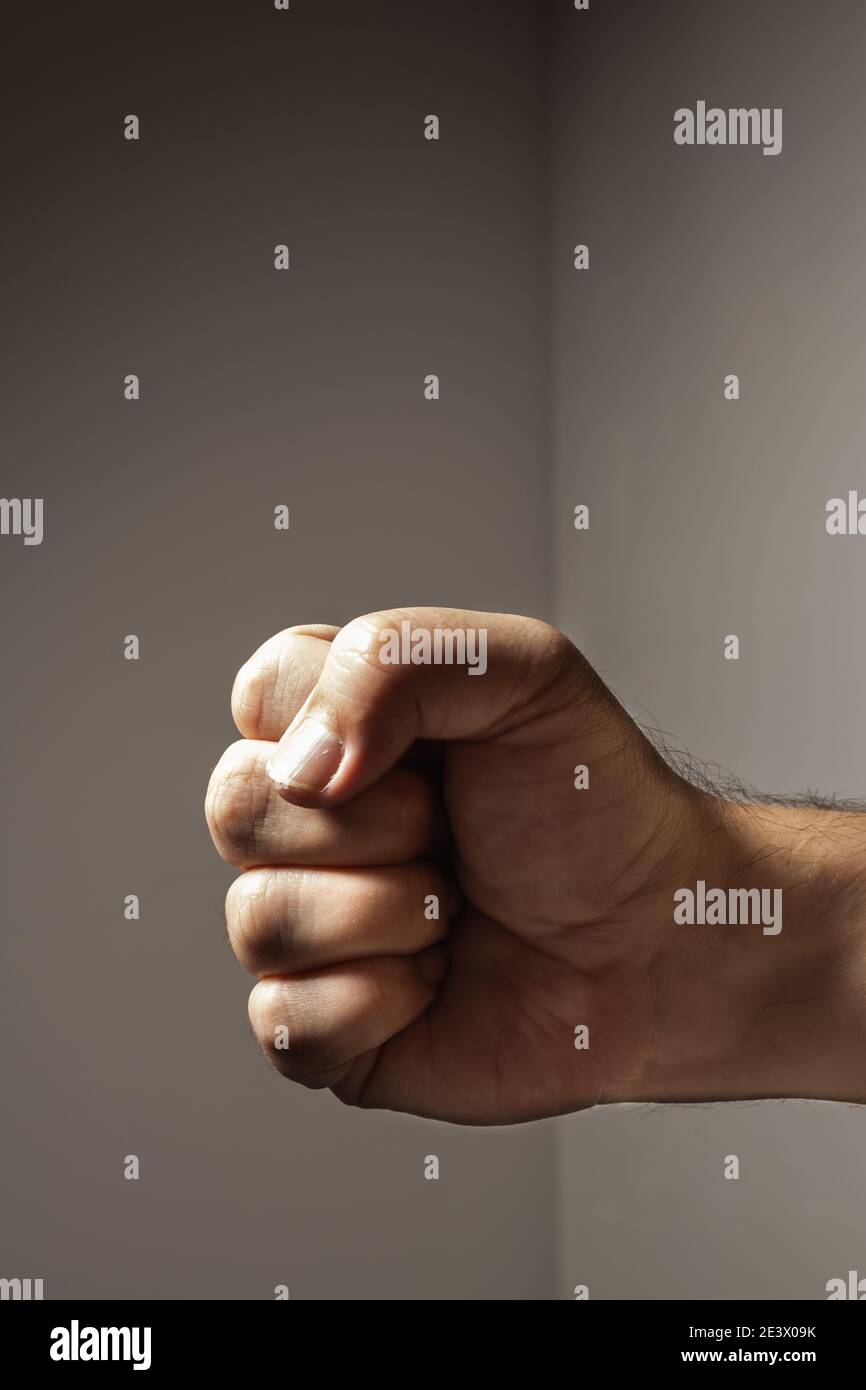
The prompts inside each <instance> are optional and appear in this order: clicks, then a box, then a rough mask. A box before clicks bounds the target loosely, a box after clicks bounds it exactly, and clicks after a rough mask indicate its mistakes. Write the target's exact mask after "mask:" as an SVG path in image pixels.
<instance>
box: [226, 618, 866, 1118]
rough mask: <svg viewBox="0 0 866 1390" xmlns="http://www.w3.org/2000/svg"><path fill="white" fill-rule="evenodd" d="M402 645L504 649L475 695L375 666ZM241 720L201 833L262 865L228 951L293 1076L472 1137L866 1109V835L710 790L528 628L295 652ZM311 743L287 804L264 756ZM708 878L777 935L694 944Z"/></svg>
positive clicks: (279, 655)
mask: <svg viewBox="0 0 866 1390" xmlns="http://www.w3.org/2000/svg"><path fill="white" fill-rule="evenodd" d="M405 620H408V621H409V622H410V623H411V626H412V628H413V629H415V630H417V629H421V628H426V629H428V630H430V631H432V630H434V629H437V628H450V629H454V628H457V627H465V628H467V629H474V630H476V631H477V630H478V629H481V628H484V629H486V631H487V634H488V638H487V642H488V649H487V670H486V672H485V673H484V674H483V675H480V676H476V677H472V676H470V675H469V674H468V672H467V670H466V668H465V667H461V666H456V665H455V666H411V665H407V666H402V665H387V664H385V663H383V662H382V660H381V652H382V644H381V640H380V634H381V633H383V631H384V630H386V629H397V630H399V628H400V624H401V622H403V621H405ZM232 711H233V714H234V718H235V722H236V724H237V727H238V729H239V731H240V734H241V736H242V737H241V740H240V741H239V742H237V743H235V744H233V745H232V746H231V747H230V748H229V749H228V750H227V751H226V753H225V754H224V755H223V757H222V758H221V759H220V762H219V763H218V765H217V767H216V768H215V770H214V772H213V775H212V777H211V780H210V785H209V787H208V793H207V800H206V815H207V820H208V825H209V827H210V831H211V834H212V836H213V839H214V842H215V844H216V846H217V849H218V850H219V852H220V854H221V855H222V856H223V858H225V859H226V860H227V861H228V862H229V863H231V864H233V865H235V866H236V867H238V868H239V869H242V870H243V873H242V874H241V875H240V877H239V878H238V879H237V880H236V881H235V882H234V883H233V884H232V886H231V888H230V890H229V893H228V897H227V900H226V920H227V924H228V931H229V937H230V940H231V944H232V947H233V949H234V951H235V954H236V955H237V957H238V959H239V961H240V962H241V964H242V965H244V966H245V967H246V968H247V969H249V970H250V971H251V972H252V973H253V974H254V975H256V976H257V977H258V983H257V984H256V986H255V988H254V989H253V991H252V994H251V997H250V1020H251V1023H252V1027H253V1031H254V1033H255V1035H256V1038H257V1040H258V1042H259V1045H260V1047H261V1049H262V1051H263V1052H264V1053H265V1055H266V1056H267V1057H268V1058H269V1060H270V1061H271V1062H272V1063H273V1065H274V1066H275V1067H276V1068H277V1069H278V1070H279V1071H280V1072H282V1073H283V1074H284V1075H285V1076H287V1077H289V1078H290V1079H292V1080H294V1081H297V1082H300V1083H302V1084H303V1085H306V1086H311V1087H328V1088H330V1089H331V1090H332V1091H333V1092H334V1094H335V1095H337V1096H338V1097H339V1099H340V1100H342V1101H344V1102H346V1103H348V1104H350V1105H357V1106H364V1107H376V1108H387V1109H392V1110H400V1111H406V1112H409V1113H412V1114H417V1115H424V1116H431V1117H434V1118H437V1119H440V1120H449V1121H453V1122H457V1123H463V1124H511V1123H517V1122H521V1121H527V1120H533V1119H538V1118H541V1117H544V1116H550V1115H556V1114H561V1113H564V1112H568V1111H574V1110H579V1109H582V1108H584V1107H586V1106H591V1105H596V1104H600V1103H604V1102H611V1101H687V1100H739V1099H746V1098H759V1097H783V1096H799V1097H817V1098H823V1099H839V1100H848V1101H863V1100H866V1071H864V1068H863V1067H862V1065H861V1058H862V1057H863V1056H864V1050H866V1036H864V1034H866V1024H864V1017H866V1010H864V1007H863V999H864V985H866V952H864V946H863V931H862V921H863V916H864V865H866V830H864V820H866V817H862V816H860V815H858V814H852V813H846V812H841V811H836V810H828V809H823V808H818V807H811V806H806V807H795V806H777V805H758V804H754V805H745V804H742V803H739V802H733V801H727V800H724V799H722V798H720V797H717V796H714V795H711V794H708V793H707V792H705V791H702V790H699V789H697V788H695V787H693V786H691V785H690V784H688V783H687V782H685V781H683V780H682V779H681V778H680V777H679V776H677V775H676V774H675V773H674V772H673V771H672V770H671V769H670V768H669V767H668V766H667V765H666V764H665V763H664V762H663V761H662V759H661V758H660V757H659V756H658V754H657V753H656V752H655V750H654V749H653V747H652V746H651V745H650V743H649V742H648V741H647V739H646V738H645V737H644V735H643V734H642V733H641V731H640V730H639V728H638V727H637V725H636V724H635V723H634V722H633V721H632V720H631V718H630V717H629V716H628V715H627V714H626V713H625V711H624V710H623V709H622V707H621V706H620V705H619V704H618V703H617V701H616V700H615V699H614V697H613V696H612V695H611V693H610V692H609V691H608V690H607V688H606V687H605V686H604V684H603V683H602V681H601V680H600V679H599V677H598V676H597V675H596V673H595V672H594V671H593V670H592V668H591V667H590V666H589V665H588V663H587V662H586V660H585V659H584V658H583V657H582V656H581V654H580V652H579V651H578V650H577V649H576V648H575V647H574V646H573V644H572V643H571V642H570V641H569V640H568V639H567V638H566V637H565V636H563V634H562V633H560V632H558V631H557V630H556V629H555V628H551V627H549V626H548V625H547V624H545V623H541V622H536V621H535V620H533V619H529V618H523V617H516V616H511V615H503V614H493V613H470V612H462V611H458V610H453V609H439V608H413V609H394V610H391V611H389V612H385V613H376V614H370V615H367V616H365V617H363V618H358V619H356V620H355V621H354V622H352V623H350V624H348V625H347V626H346V627H344V628H342V629H339V630H338V629H337V628H331V627H321V626H313V627H296V628H290V629H288V630H287V631H285V632H281V633H279V634H278V635H277V636H275V637H272V638H271V639H270V640H269V641H268V642H266V643H265V644H264V645H263V646H262V647H260V648H259V650H258V651H257V652H255V654H254V655H253V656H252V657H251V658H250V659H249V661H248V662H247V663H246V664H245V665H244V666H243V667H242V668H241V670H240V672H239V673H238V676H237V679H236V681H235V685H234V690H233V693H232ZM310 718H312V719H315V720H316V721H317V723H318V724H319V725H321V726H323V727H324V728H325V729H327V730H330V731H331V733H332V735H334V736H335V738H336V740H337V741H338V743H337V745H336V746H335V748H334V749H333V750H332V751H331V753H330V754H329V752H328V749H327V748H325V749H324V750H323V748H322V746H321V744H319V745H318V747H317V748H316V750H315V757H314V758H313V760H312V766H311V767H308V768H307V769H306V770H304V769H301V771H300V772H297V773H296V781H295V782H294V783H293V784H292V785H289V784H288V783H287V778H286V776H285V774H283V775H279V762H278V759H277V758H276V757H275V754H277V751H278V745H279V748H280V750H281V751H282V750H283V749H284V748H285V746H286V743H287V739H288V737H289V736H290V735H291V733H292V731H293V730H294V731H297V728H298V727H299V726H300V725H301V721H302V720H308V719H310ZM290 726H291V728H290ZM304 728H305V729H307V728H309V724H306V723H305V724H304ZM287 730H289V734H288V735H287V733H286V731H287ZM284 736H285V737H284ZM337 759H339V764H337V761H336V760H337ZM284 761H285V759H284ZM289 761H290V762H291V761H292V760H291V759H289ZM578 765H586V766H587V767H588V768H589V788H588V789H587V790H580V791H578V790H576V789H575V786H574V769H575V768H576V767H577V766H578ZM269 767H271V769H272V771H273V773H274V776H273V777H272V776H271V775H269V770H268V769H269ZM699 878H700V879H703V880H704V881H705V882H706V884H707V886H708V888H709V887H720V888H725V889H727V888H729V887H736V888H781V889H782V890H783V928H782V931H781V932H780V933H779V934H778V935H776V936H769V935H764V934H763V933H762V931H761V927H760V925H735V926H730V925H729V926H709V925H697V926H683V925H677V924H676V923H675V922H674V893H675V892H676V890H677V889H679V888H684V887H691V888H694V886H695V884H696V882H697V880H698V879H699ZM431 894H435V895H436V896H437V897H438V899H439V904H440V913H439V919H438V920H428V916H429V914H426V915H425V900H427V899H428V897H429V895H431ZM579 1025H586V1027H587V1028H588V1030H589V1047H588V1048H585V1049H577V1048H576V1047H575V1028H576V1027H578V1026H579ZM281 1026H286V1027H288V1029H289V1034H288V1036H289V1046H288V1048H281V1047H279V1046H277V1038H278V1036H279V1035H278V1029H279V1028H280V1027H281Z"/></svg>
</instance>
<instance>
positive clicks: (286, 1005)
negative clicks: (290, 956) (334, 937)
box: [249, 980, 339, 1081]
mask: <svg viewBox="0 0 866 1390" xmlns="http://www.w3.org/2000/svg"><path fill="white" fill-rule="evenodd" d="M249 1016H250V1024H251V1025H252V1029H253V1034H254V1035H255V1038H256V1042H257V1043H258V1045H259V1048H260V1050H261V1052H262V1053H263V1054H264V1056H265V1057H266V1058H267V1060H268V1061H269V1062H270V1063H271V1064H272V1065H273V1066H274V1067H276V1069H277V1070H278V1071H280V1072H282V1074H283V1075H284V1076H287V1077H289V1079H290V1080H292V1081H304V1080H305V1078H307V1077H313V1076H316V1075H317V1074H320V1073H322V1072H325V1071H327V1070H328V1069H329V1068H331V1067H333V1066H334V1065H336V1063H337V1062H338V1061H339V1059H338V1058H336V1057H335V1055H334V1052H333V1044H332V1043H330V1042H329V1040H328V1037H327V1035H323V1034H321V1033H320V1031H319V1030H318V1029H317V1028H315V1027H313V1025H312V1020H311V1019H310V1018H309V1017H308V1015H307V1013H306V1011H305V1010H304V1009H302V1008H301V1007H300V1004H299V1000H298V990H297V987H296V986H294V985H293V982H292V981H291V980H260V981H259V983H258V984H257V985H256V986H255V988H254V989H253V991H252V993H251V995H250V1000H249Z"/></svg>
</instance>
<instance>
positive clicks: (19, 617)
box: [0, 0, 554, 1299]
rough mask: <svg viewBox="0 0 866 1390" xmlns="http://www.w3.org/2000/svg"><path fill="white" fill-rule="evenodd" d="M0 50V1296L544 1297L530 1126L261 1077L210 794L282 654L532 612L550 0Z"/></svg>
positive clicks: (26, 30)
mask: <svg viewBox="0 0 866 1390" xmlns="http://www.w3.org/2000/svg"><path fill="white" fill-rule="evenodd" d="M31 9H32V7H31ZM9 29H10V32H9V34H8V35H7V38H8V46H9V57H10V61H11V66H12V70H13V74H14V90H13V89H10V88H7V90H6V92H5V93H4V97H5V100H6V102H7V104H8V106H9V108H10V109H11V113H12V119H13V124H12V126H11V127H10V128H9V129H8V130H7V141H8V158H9V161H10V165H9V166H8V167H7V171H6V174H5V181H6V188H5V193H6V199H7V206H9V207H11V208H15V209H16V210H17V213H16V217H15V219H14V221H13V223H12V225H9V224H8V223H7V225H6V226H5V228H4V234H5V236H6V238H7V239H8V250H7V254H6V258H5V264H4V271H5V275H6V277H7V287H6V294H5V296H4V302H5V303H4V307H5V309H6V312H7V313H8V316H9V321H8V323H7V328H8V329H9V330H10V331H9V344H10V347H9V355H8V357H7V364H6V371H7V383H6V384H7V387H8V388H9V389H8V390H7V392H5V393H4V394H6V395H8V397H9V400H10V411H9V414H8V415H7V418H6V422H5V447H4V468H3V482H2V493H3V495H4V496H8V497H14V496H33V495H37V496H43V497H44V498H45V508H46V510H45V539H44V542H43V544H42V545H41V546H39V547H29V548H24V547H23V545H22V543H21V541H20V540H18V539H14V538H12V537H4V538H2V540H0V566H2V577H0V592H2V594H3V646H4V650H3V655H4V672H5V677H4V682H3V695H2V701H3V714H4V728H5V731H6V732H5V737H4V739H3V741H2V753H0V775H2V783H3V788H4V793H5V795H4V802H5V805H6V812H7V816H8V821H9V827H8V829H7V833H6V836H5V837H4V864H3V899H4V909H5V910H4V926H3V934H2V949H3V961H4V965H3V972H2V1019H3V1029H4V1044H3V1062H2V1081H0V1085H2V1093H0V1094H2V1111H3V1118H4V1131H5V1134H6V1135H7V1136H8V1137H7V1138H6V1140H5V1141H4V1145H3V1165H2V1166H3V1176H4V1182H3V1190H4V1194H5V1196H4V1198H3V1201H2V1214H0V1232H2V1239H0V1250H2V1266H3V1268H2V1269H0V1275H3V1276H6V1277H10V1276H15V1275H17V1276H20V1277H26V1276H31V1277H42V1278H44V1279H45V1290H46V1296H47V1297H55V1298H57V1297H66V1296H77V1297H85V1298H96V1297H112V1296H113V1297H120V1298H127V1297H133V1296H146V1295H150V1296H157V1297H159V1296H165V1297H175V1298H185V1297H232V1298H269V1297H272V1296H273V1289H274V1286H275V1284H277V1283H286V1284H288V1285H289V1287H290V1290H291V1295H292V1297H293V1298H300V1299H303V1298H314V1297H329V1298H353V1297H359V1296H367V1297H376V1298H384V1297H390V1298H419V1297H444V1296H449V1295H450V1296H454V1297H460V1298H476V1297H494V1298H501V1297H512V1298H534V1297H544V1296H547V1295H549V1294H551V1293H552V1292H553V1286H554V1281H553V1273H552V1271H553V1257H552V1252H553V1229H554V1222H553V1210H552V1200H553V1184H552V1167H551V1161H552V1147H551V1132H550V1130H549V1128H547V1127H545V1126H538V1127H529V1128H525V1129H522V1130H521V1129H516V1130H513V1131H502V1132H490V1131H488V1132H481V1131H478V1132H473V1131H471V1130H461V1129H458V1128H457V1127H446V1126H439V1125H434V1124H431V1123H424V1122H422V1121H418V1120H414V1119H407V1118H404V1117H400V1116H396V1115H389V1114H373V1113H357V1112H353V1111H350V1110H347V1109H345V1108H343V1107H342V1106H341V1105H340V1104H339V1102H338V1101H336V1100H335V1099H334V1098H333V1097H332V1096H330V1095H329V1094H327V1093H315V1094H314V1093H311V1092H306V1091H303V1090H301V1089H299V1088H295V1087H292V1086H290V1085H288V1084H287V1083H286V1082H284V1081H283V1080H281V1079H280V1078H278V1077H277V1076H276V1075H275V1074H272V1073H271V1072H270V1071H269V1069H268V1068H267V1066H266V1065H265V1064H264V1062H263V1061H262V1060H261V1058H260V1057H259V1055H258V1053H257V1050H256V1047H255V1044H254V1042H253V1039H252V1036H251V1034H250V1032H249V1028H248V1024H247V1019H246V997H247V994H248V992H249V989H250V986H251V981H250V980H249V979H248V978H247V977H246V976H245V975H244V974H243V972H242V971H241V970H240V968H239V967H238V966H237V965H236V964H235V962H234V960H233V958H232V956H231V954H230V952H229V950H228V947H227V944H226V940H225V931H224V924H223V920H222V901H223V897H224V894H225V890H226V887H227V885H228V883H229V881H230V878H231V873H230V871H229V870H228V869H227V868H225V867H224V866H222V865H221V864H220V862H219V860H218V859H217V857H216V855H215V853H214V850H213V848H212V846H211V843H210V837H209V836H208V833H207V830H206V828H205V824H204V816H203V809H202V807H203V799H204V791H205V786H206V783H207V778H208V775H209V771H210V768H211V766H212V765H213V763H214V762H215V761H216V759H217V758H218V756H219V754H220V753H221V751H222V749H223V748H224V746H225V745H226V744H227V743H228V742H230V741H231V740H232V739H233V738H234V737H236V736H237V735H236V733H235V731H234V729H233V725H232V723H231V719H230V716H229V708H228V700H229V692H230V688H231V682H232V679H233V676H234V673H235V671H236V669H237V668H238V666H239V665H240V664H241V663H242V662H243V661H244V660H245V659H246V657H247V656H248V655H249V654H250V652H251V651H252V650H253V649H254V648H255V647H256V646H257V645H258V644H259V643H260V642H261V641H263V640H264V639H265V638H266V637H268V636H269V635H270V634H271V633H273V632H276V631H279V630H280V629H281V628H283V627H286V626H289V625H290V624H292V623H297V622H312V621H327V622H338V623H339V622H344V621H347V620H348V619H349V618H351V617H353V616H354V615H356V614H357V613H359V612H365V611H368V610H371V609H376V608H379V607H383V606H386V605H392V604H395V603H398V604H399V603H417V602H442V603H446V604H448V603H452V604H463V605H468V606H470V607H478V608H482V609H485V608H486V609H491V608H496V607H503V608H509V609H514V610H516V611H523V610H525V611H529V612H538V613H543V612H545V611H547V610H548V609H549V607H550V601H551V594H550V575H549V560H548V550H547V545H546V536H547V530H548V519H549V503H548V499H547V496H546V493H545V490H544V486H543V485H540V483H539V478H540V477H542V476H543V467H542V458H541V450H542V446H543V442H544V441H543V433H544V428H545V425H544V420H545V417H544V414H543V405H544V399H543V390H544V385H545V381H546V374H545V351H546V346H547V344H546V337H545V334H546V321H545V314H544V311H545V301H544V295H543V293H542V292H541V291H542V287H543V284H544V281H543V253H544V249H545V248H544V241H543V231H544V226H545V223H544V213H545V207H544V202H543V198H542V196H541V194H540V189H541V188H542V184H543V177H544V173H543V167H542V166H541V165H540V163H539V160H538V150H539V148H540V130H541V121H542V114H543V107H542V96H543V89H542V86H541V83H540V63H541V57H542V54H541V50H540V48H539V42H538V27H537V16H536V13H535V8H534V6H532V5H527V4H506V5H501V4H498V3H494V0H486V2H485V3H480V4H477V3H476V4H473V5H472V6H471V7H467V6H465V5H464V4H461V3H459V2H458V0H449V2H448V3H444V4H442V3H440V4H437V5H436V6H435V7H427V6H425V5H416V6H414V7H413V9H412V11H411V14H409V13H408V12H407V9H406V6H405V5H404V4H401V3H397V0H376V3H374V4H365V5H363V6H361V5H358V4H357V3H354V0H329V3H326V4H325V3H321V2H320V0H317V3H316V4H315V5H312V4H307V5H304V4H300V3H298V4H294V5H293V7H292V10H291V12H290V13H289V14H278V13H276V12H275V11H274V10H273V8H272V7H271V6H270V5H269V4H265V3H261V4H257V5H253V4H250V3H249V0H237V2H236V3H233V4H215V3H212V0H207V3H204V2H203V0H198V2H197V3H189V0H185V3H184V4H183V5H176V4H169V3H163V4H148V5H145V6H137V7H136V8H135V12H134V14H132V13H130V12H129V11H128V10H126V8H125V7H122V6H118V5H117V4H114V3H112V4H108V3H99V4H89V5H88V6H85V7H82V6H77V7H70V6H68V5H65V4H59V3H58V4H49V5H40V6H39V7H37V9H33V10H32V13H29V12H26V11H25V9H24V7H20V9H19V12H18V14H17V16H16V17H15V18H14V19H10V20H9ZM491 34H495V42H491ZM130 112H134V113H136V114H138V115H139V116H140V118H141V122H142V136H141V140H140V142H139V143H138V144H137V145H136V144H132V143H128V142H126V141H125V140H124V139H123V138H122V129H123V127H122V122H123V117H124V116H125V115H126V114H128V113H130ZM429 112H435V113H438V114H439V115H440V116H441V119H442V139H441V140H440V142H439V144H438V145H437V144H432V143H430V142H428V141H426V140H424V139H423V119H424V116H425V115H426V114H428V113H429ZM278 242H286V243H288V244H289V246H290V247H291V252H292V260H293V265H292V269H291V270H290V271H289V272H288V273H285V274H283V275H280V274H279V273H277V272H276V271H275V270H274V269H273V247H274V245H275V244H276V243H278ZM127 372H137V373H139V374H140V376H141V381H142V398H141V400H140V401H139V402H137V403H128V402H124V400H123V398H122V383H123V377H124V375H125V374H126V373H127ZM428 372H437V373H439V374H440V376H441V378H442V398H441V400H440V401H439V402H438V403H436V404H431V403H428V402H425V400H424V398H423V383H424V377H425V375H426V374H427V373H428ZM281 502H282V503H286V504H288V505H289V506H290V507H291V510H292V529H291V531H290V532H289V533H288V534H284V533H277V532H275V531H274V528H273V507H274V506H275V505H276V504H278V503H281ZM127 633H135V634H138V635H139V637H140V639H141V660H140V661H139V662H138V663H137V664H136V663H134V662H127V661H125V660H124V659H123V655H122V642H123V638H124V636H125V635H126V634H127ZM127 893H138V894H139V895H140V897H141V904H142V917H141V921H140V922H138V923H128V922H125V921H124V918H123V899H124V896H125V895H126V894H127ZM428 1153H436V1154H438V1155H439V1157H440V1162H441V1178H440V1181H439V1182H438V1183H431V1182H426V1181H425V1180H424V1178H423V1166H424V1163H423V1160H424V1156H425V1155H426V1154H428ZM126 1154H137V1155H139V1157H140V1159H141V1174H142V1176H141V1180H140V1182H138V1183H135V1182H128V1181H125V1180H124V1178H123V1176H122V1169H123V1159H124V1156H125V1155H126Z"/></svg>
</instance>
